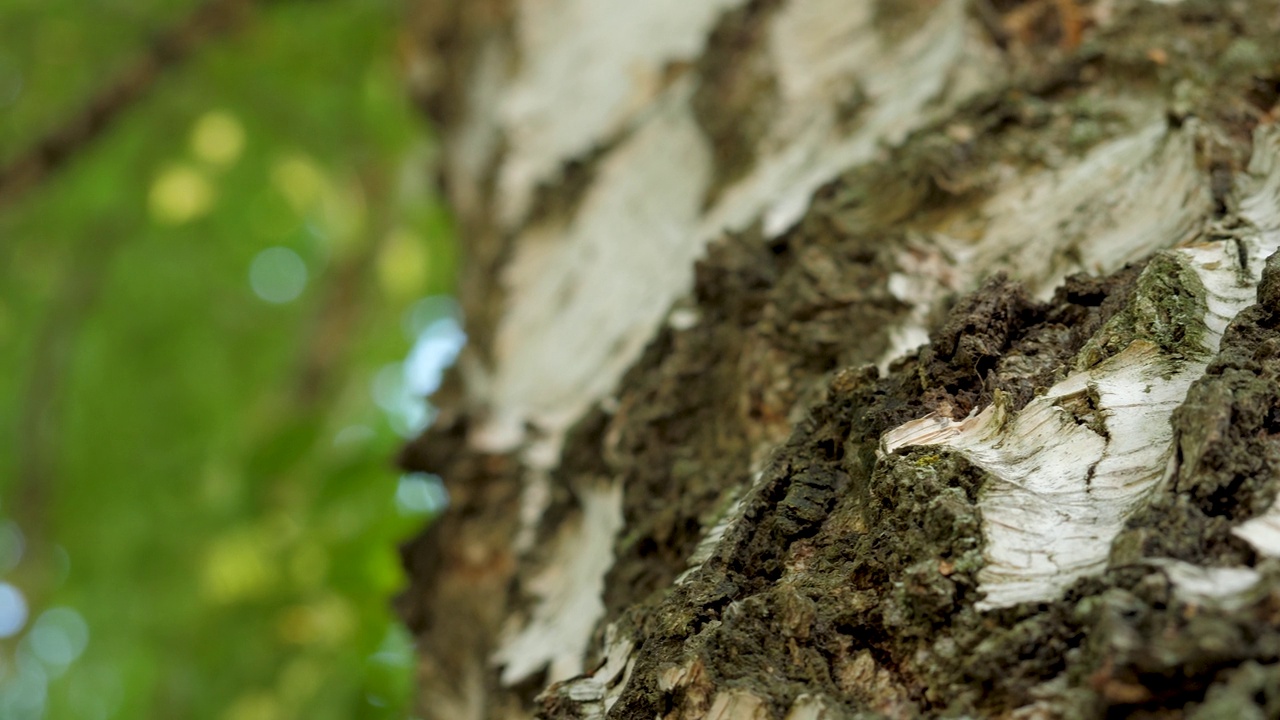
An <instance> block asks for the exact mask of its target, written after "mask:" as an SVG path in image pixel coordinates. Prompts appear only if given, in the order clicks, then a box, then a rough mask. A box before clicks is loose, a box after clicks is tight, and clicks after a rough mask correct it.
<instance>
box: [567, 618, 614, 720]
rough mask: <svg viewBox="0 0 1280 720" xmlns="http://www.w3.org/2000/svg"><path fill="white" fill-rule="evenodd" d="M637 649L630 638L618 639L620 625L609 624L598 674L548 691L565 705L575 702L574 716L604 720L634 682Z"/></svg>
mask: <svg viewBox="0 0 1280 720" xmlns="http://www.w3.org/2000/svg"><path fill="white" fill-rule="evenodd" d="M634 649H635V643H634V642H632V641H631V640H630V638H619V637H618V628H617V626H616V625H610V626H609V627H608V628H607V629H606V630H605V639H604V664H602V665H601V666H600V667H599V668H598V669H597V670H596V671H595V672H593V673H590V674H588V675H584V676H582V677H578V678H574V679H573V680H569V681H566V682H564V683H562V684H560V685H556V686H553V687H552V688H551V689H550V690H548V692H551V693H555V694H556V695H558V696H559V697H560V699H561V701H562V702H569V703H572V704H573V705H574V709H575V711H576V712H575V713H574V716H575V717H579V718H582V720H602V719H603V718H604V717H605V714H606V713H608V712H609V710H610V709H612V708H613V706H614V704H615V703H617V702H618V698H619V697H621V696H622V691H623V689H624V688H626V686H627V681H628V680H630V679H631V671H632V670H634V669H635V656H634V655H633V654H632V650H634Z"/></svg>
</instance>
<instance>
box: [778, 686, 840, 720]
mask: <svg viewBox="0 0 1280 720" xmlns="http://www.w3.org/2000/svg"><path fill="white" fill-rule="evenodd" d="M832 705H833V703H832V702H831V701H829V700H827V699H826V698H825V697H824V696H822V695H810V694H809V693H801V694H800V695H798V696H796V699H795V702H793V703H791V709H790V710H788V711H787V716H786V718H784V720H827V719H828V718H834V717H842V714H841V713H839V712H838V711H834V710H832Z"/></svg>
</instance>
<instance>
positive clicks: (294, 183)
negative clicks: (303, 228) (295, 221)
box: [271, 155, 329, 214]
mask: <svg viewBox="0 0 1280 720" xmlns="http://www.w3.org/2000/svg"><path fill="white" fill-rule="evenodd" d="M271 182H272V184H274V185H275V186H276V189H277V190H279V191H280V194H281V195H283V196H284V199H285V200H286V201H288V203H289V206H290V207H292V208H293V210H294V212H296V213H298V214H302V213H305V212H306V211H307V210H310V209H311V207H312V206H313V205H314V204H315V203H316V202H317V201H318V200H319V199H320V197H321V195H322V194H323V193H324V192H325V190H326V189H327V188H328V185H329V181H328V179H327V178H325V175H324V171H322V170H321V169H320V166H319V165H317V164H316V162H315V161H314V160H312V159H311V158H309V157H307V156H306V155H289V156H287V157H284V158H281V159H279V160H277V161H276V162H275V163H274V164H273V165H272V166H271Z"/></svg>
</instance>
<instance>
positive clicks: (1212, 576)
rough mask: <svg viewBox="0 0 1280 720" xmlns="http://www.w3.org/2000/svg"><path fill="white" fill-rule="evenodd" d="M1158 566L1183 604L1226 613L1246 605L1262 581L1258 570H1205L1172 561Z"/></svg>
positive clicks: (1218, 568) (1221, 568)
mask: <svg viewBox="0 0 1280 720" xmlns="http://www.w3.org/2000/svg"><path fill="white" fill-rule="evenodd" d="M1156 564H1157V565H1158V566H1159V567H1160V569H1162V570H1163V571H1164V574H1165V576H1166V577H1168V578H1169V581H1170V582H1172V583H1173V587H1174V592H1175V594H1176V595H1177V597H1178V599H1179V600H1181V601H1182V602H1185V603H1190V604H1194V605H1210V606H1216V607H1221V608H1224V609H1227V610H1232V609H1236V608H1239V607H1242V606H1243V605H1245V604H1247V603H1248V601H1249V591H1251V590H1253V588H1254V586H1256V585H1257V584H1258V581H1259V580H1260V579H1261V578H1262V576H1261V575H1260V574H1259V573H1258V571H1257V570H1254V569H1253V568H1247V567H1204V566H1202V565H1193V564H1191V563H1188V562H1183V561H1181V560H1170V559H1165V560H1160V561H1157V563H1156Z"/></svg>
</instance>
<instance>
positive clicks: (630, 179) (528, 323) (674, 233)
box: [476, 93, 711, 462]
mask: <svg viewBox="0 0 1280 720" xmlns="http://www.w3.org/2000/svg"><path fill="white" fill-rule="evenodd" d="M682 94H683V93H673V95H682ZM710 168H711V158H710V153H709V151H708V149H707V145H706V140H705V139H704V138H703V136H702V133H701V131H700V130H699V129H698V127H697V125H696V124H695V123H694V121H693V118H692V117H691V116H690V115H689V112H688V110H687V108H686V106H685V104H684V99H683V98H682V97H673V98H671V102H669V103H667V104H666V105H665V106H664V107H663V108H662V111H661V112H660V113H659V115H658V116H657V117H655V118H653V119H652V121H651V122H649V123H647V124H646V125H645V126H644V127H643V128H642V129H641V130H639V131H638V132H637V133H636V134H635V135H633V136H631V137H630V138H629V139H628V141H627V142H626V143H625V144H623V146H621V147H619V148H618V149H617V150H615V151H614V152H613V153H611V154H610V155H609V156H608V158H606V159H605V160H604V161H603V163H602V165H601V167H600V168H599V174H598V176H597V178H596V180H595V182H594V184H593V185H592V188H591V190H590V191H589V192H588V193H587V196H586V197H585V198H584V199H583V201H582V204H581V207H580V210H579V212H578V214H577V216H576V217H575V218H574V219H573V221H572V223H571V225H570V226H569V227H568V228H564V229H560V228H556V229H554V230H552V231H546V232H542V233H540V234H536V235H535V233H533V232H529V233H526V235H525V237H524V238H522V240H521V242H519V243H518V244H517V248H518V249H517V255H516V256H515V258H513V260H512V262H511V263H510V265H509V266H508V274H507V276H506V278H505V279H506V281H507V284H508V286H509V288H508V290H509V294H508V297H509V301H510V304H509V306H508V307H509V309H508V311H507V313H506V315H505V316H504V317H503V319H502V321H501V324H500V326H499V328H498V330H497V334H496V338H495V355H496V373H495V376H494V378H493V382H492V386H491V387H490V389H489V397H488V398H487V400H488V404H489V406H490V408H491V410H492V413H493V417H492V419H491V420H490V422H489V424H488V427H486V428H484V429H483V430H482V431H481V432H479V433H478V434H477V436H476V437H477V442H479V443H481V444H483V445H485V446H486V449H491V450H505V449H510V446H511V445H512V444H514V443H516V442H519V441H520V440H522V439H523V426H524V424H525V423H526V422H530V421H531V422H533V423H534V424H536V425H537V426H538V427H539V428H540V429H542V430H543V431H544V432H546V433H547V434H548V435H549V436H552V437H553V438H555V437H558V435H559V434H560V433H561V432H562V431H563V430H564V429H566V428H567V427H568V426H569V425H570V424H571V423H572V422H574V421H575V420H577V419H578V418H579V417H580V416H581V415H582V414H583V413H584V412H585V411H586V410H587V408H589V407H590V406H591V404H592V403H593V402H595V401H597V400H599V399H600V398H602V397H604V396H605V395H607V394H608V393H610V392H611V391H612V390H613V388H614V386H615V384H616V383H617V380H618V378H619V377H620V376H621V374H622V372H623V371H624V370H626V368H627V367H628V366H630V365H631V363H632V362H633V361H634V360H635V358H636V357H637V356H638V355H639V353H640V350H642V349H643V348H644V345H645V343H647V342H648V341H649V339H650V337H652V335H653V333H654V331H655V329H656V328H657V327H658V325H659V324H660V323H661V322H662V320H663V319H664V317H665V316H666V314H667V311H668V309H669V308H670V306H671V304H672V303H673V302H674V301H675V300H676V298H678V297H680V296H681V295H682V294H684V293H685V292H687V291H688V288H689V285H690V283H691V281H692V275H693V261H694V258H696V257H697V256H698V254H699V253H700V252H701V250H702V245H701V244H700V243H696V242H693V241H692V238H693V235H694V228H695V227H696V224H697V219H698V215H699V210H700V207H701V202H702V197H703V193H704V192H705V190H706V187H707V184H708V182H709V181H710V172H711V170H710ZM553 445H554V446H555V447H557V448H558V442H553ZM550 457H551V459H552V461H553V462H554V460H555V459H556V458H558V452H557V453H551V455H550Z"/></svg>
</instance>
